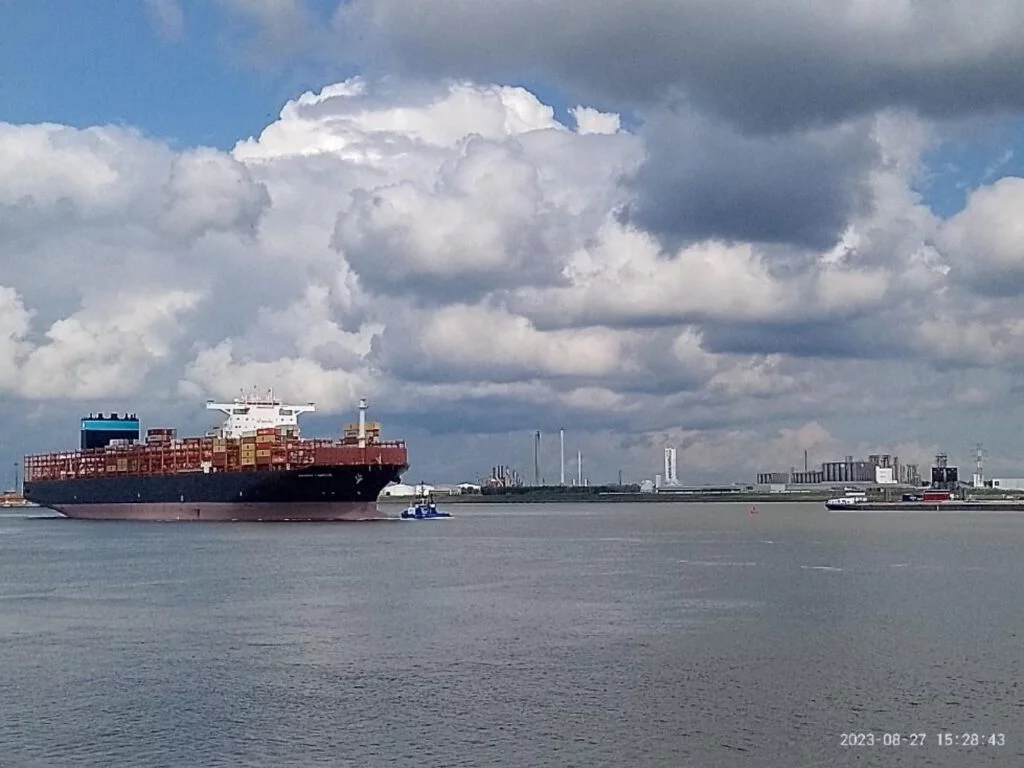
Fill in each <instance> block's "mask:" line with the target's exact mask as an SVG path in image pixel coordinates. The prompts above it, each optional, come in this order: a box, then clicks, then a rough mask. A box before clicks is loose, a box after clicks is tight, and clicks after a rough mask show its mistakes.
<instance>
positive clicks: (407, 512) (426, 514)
mask: <svg viewBox="0 0 1024 768" xmlns="http://www.w3.org/2000/svg"><path fill="white" fill-rule="evenodd" d="M450 517H451V513H449V512H442V511H441V510H440V509H438V508H437V504H436V503H435V502H434V499H433V498H432V497H431V496H429V495H424V496H422V497H420V499H419V500H417V501H416V502H414V503H412V504H410V505H409V506H408V507H406V508H405V509H403V510H402V519H403V520H446V519H448V518H450Z"/></svg>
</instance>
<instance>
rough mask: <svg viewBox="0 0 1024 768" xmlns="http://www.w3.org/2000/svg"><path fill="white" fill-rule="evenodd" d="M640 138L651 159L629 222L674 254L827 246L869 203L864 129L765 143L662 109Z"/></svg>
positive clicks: (634, 181)
mask: <svg viewBox="0 0 1024 768" xmlns="http://www.w3.org/2000/svg"><path fill="white" fill-rule="evenodd" d="M643 133H644V136H645V138H646V139H647V147H648V157H647V160H646V161H645V163H644V164H643V166H642V167H641V168H640V169H639V171H638V172H637V173H636V175H635V176H633V177H632V178H631V179H630V180H629V186H630V188H631V189H632V190H633V192H634V193H635V197H634V201H633V202H632V203H631V204H630V206H629V207H628V208H627V209H626V210H625V211H624V218H625V220H627V221H629V222H630V223H633V224H635V225H637V226H640V227H643V228H644V229H647V230H648V231H650V232H653V233H655V234H657V235H658V236H659V238H661V240H662V241H663V243H665V245H666V247H668V248H669V249H675V248H678V247H680V246H682V245H685V244H687V243H690V242H695V241H701V240H706V239H709V238H719V239H723V240H730V241H733V240H735V241H745V242H762V243H765V242H767V243H789V244H795V245H799V246H803V247H808V248H828V247H830V246H831V245H833V244H834V243H835V241H836V239H837V238H838V237H839V235H840V234H841V233H842V231H843V230H844V229H845V227H846V225H847V223H848V222H849V220H850V217H851V216H852V215H853V214H855V213H863V212H864V210H865V209H866V208H867V206H868V205H869V204H870V202H871V201H870V190H869V188H868V185H867V174H868V172H869V171H870V170H871V169H872V168H874V167H875V166H876V164H877V162H878V147H877V145H876V144H875V142H874V141H873V139H872V136H871V126H870V125H869V124H867V123H860V124H854V125H848V126H842V127H840V128H838V129H832V130H828V131H811V132H806V133H791V134H787V135H782V136H770V137H766V136H749V135H743V134H741V133H739V132H738V131H736V130H733V129H731V128H729V127H727V126H723V125H721V124H714V123H711V122H709V121H707V120H704V119H700V118H698V117H695V116H683V115H679V114H675V115H672V114H668V113H659V114H658V115H657V116H656V117H655V118H654V120H652V121H651V122H649V123H648V125H647V126H646V127H645V129H644V132H643Z"/></svg>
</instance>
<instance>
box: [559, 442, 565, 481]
mask: <svg viewBox="0 0 1024 768" xmlns="http://www.w3.org/2000/svg"><path fill="white" fill-rule="evenodd" d="M558 445H559V450H560V451H561V453H560V454H559V455H560V456H561V457H562V463H561V470H560V471H559V475H558V483H559V484H560V485H565V430H564V429H560V430H558Z"/></svg>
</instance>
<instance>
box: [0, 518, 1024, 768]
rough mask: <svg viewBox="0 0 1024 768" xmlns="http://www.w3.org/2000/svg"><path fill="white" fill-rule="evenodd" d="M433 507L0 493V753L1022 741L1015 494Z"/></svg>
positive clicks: (586, 762) (669, 751) (65, 761)
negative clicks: (72, 500) (228, 506)
mask: <svg viewBox="0 0 1024 768" xmlns="http://www.w3.org/2000/svg"><path fill="white" fill-rule="evenodd" d="M451 509H452V511H453V512H454V514H455V515H456V517H455V518H454V519H451V520H441V521H419V522H385V523H343V524H214V523H209V524H194V523H185V524H175V523H170V524H160V523H124V522H117V523H98V522H79V521H72V520H65V519H61V518H46V517H44V516H40V515H39V514H38V513H39V511H38V510H31V511H30V512H31V514H28V515H25V514H23V513H6V514H3V515H0V652H2V658H0V765H3V766H8V765H10V766H18V767H19V768H21V767H22V766H24V767H25V768H37V767H38V768H44V767H45V768H52V767H54V766H69V767H70V766H74V767H75V768H85V767H86V766H112V765H113V766H133V767H134V768H148V767H150V766H232V767H234V766H360V767H361V768H362V767H364V766H417V767H419V766H515V767H516V768H521V767H523V766H580V767H581V768H583V767H586V768H595V767H606V766H607V767H611V766H615V767H616V768H618V767H620V766H665V767H666V768H668V767H669V766H671V768H678V767H680V766H695V767H698V766H699V767H700V768H706V767H708V766H779V768H803V767H807V768H809V767H810V766H847V765H877V766H889V765H893V766H903V765H905V766H956V767H957V768H959V767H960V766H975V765H995V766H1017V765H1024V683H1021V680H1022V674H1021V673H1022V660H1024V610H1022V608H1024V598H1022V591H1024V558H1022V555H1021V553H1022V551H1024V515H1018V514H978V513H964V514H928V513H916V514H865V513H828V512H826V511H825V510H824V509H823V508H822V505H821V504H762V505H759V507H758V510H759V512H758V514H751V513H750V508H749V505H737V504H728V503H719V504H674V503H673V504H668V503H666V504H639V505H631V504H576V505H574V504H565V505H558V504H538V505H521V504H517V505H509V506H499V505H494V504H486V505H479V506H476V505H469V504H459V505H455V506H453V507H452V508H451ZM44 515H45V513H44ZM850 733H853V734H872V735H873V737H874V743H873V744H871V743H870V741H871V737H869V736H867V735H864V736H857V737H854V741H855V742H858V741H860V742H863V743H862V744H859V745H857V746H843V745H842V743H841V742H842V740H843V734H850ZM941 733H948V734H951V736H950V737H942V736H940V735H939V734H941ZM885 734H900V743H899V745H895V744H892V743H891V742H892V741H894V737H893V736H891V735H890V736H885ZM911 734H926V736H925V739H924V744H923V745H918V744H916V743H914V741H915V740H916V739H915V738H914V737H911ZM963 734H977V735H978V741H979V743H978V744H977V745H976V746H975V745H959V744H957V743H956V742H957V741H961V740H962V738H961V737H962V735H963ZM1000 735H1001V736H1000ZM990 737H991V738H990ZM973 738H974V737H970V736H969V737H968V740H973ZM942 739H949V740H952V741H953V742H954V743H952V744H948V745H940V743H939V742H940V740H942ZM989 741H992V742H994V743H991V744H990V743H989Z"/></svg>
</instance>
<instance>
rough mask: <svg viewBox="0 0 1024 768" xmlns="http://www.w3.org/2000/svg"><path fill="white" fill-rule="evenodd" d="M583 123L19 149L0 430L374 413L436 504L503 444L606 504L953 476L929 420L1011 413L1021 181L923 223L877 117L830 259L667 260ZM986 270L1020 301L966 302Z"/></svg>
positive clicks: (330, 98)
mask: <svg viewBox="0 0 1024 768" xmlns="http://www.w3.org/2000/svg"><path fill="white" fill-rule="evenodd" d="M285 11H287V8H285ZM267 12H268V13H269V11H267ZM572 120H573V121H574V125H573V126H571V127H570V126H566V125H563V124H561V123H559V122H558V121H557V120H556V119H555V117H554V110H553V109H552V108H551V107H549V106H547V105H545V104H543V103H542V102H541V101H540V100H539V99H538V98H537V97H536V96H535V95H533V94H531V93H529V92H528V91H526V90H524V89H521V88H508V87H501V86H492V85H474V84H472V83H469V82H465V81H461V80H460V81H455V82H450V83H433V84H429V85H423V84H421V83H409V82H401V81H397V80H389V81H383V82H381V81H374V80H359V79H354V80H349V81H346V82H344V83H339V84H336V85H333V86H328V87H325V88H323V89H322V90H321V91H320V92H318V93H307V94H303V95H301V96H299V97H298V98H296V99H295V100H293V101H291V102H289V103H288V104H287V105H286V106H285V107H284V108H283V109H282V111H281V115H280V117H279V119H277V120H275V121H274V122H273V123H272V124H271V125H269V126H267V127H266V129H264V130H263V131H262V132H260V134H259V136H258V137H256V138H250V139H245V140H242V141H239V142H238V144H237V145H236V146H235V148H234V150H233V151H232V152H230V153H226V152H220V151H217V150H214V149H210V148H190V149H185V150H177V149H173V148H171V147H170V146H168V145H166V144H163V143H161V142H159V141H154V140H151V139H147V138H144V137H142V136H141V135H140V134H138V133H136V132H134V131H131V130H127V129H122V128H112V127H104V128H90V129H85V130H78V129H73V128H69V127H65V126H56V125H41V126H12V125H6V124H4V125H0V286H4V287H0V404H2V403H3V402H9V401H11V400H12V399H17V400H18V401H19V409H20V410H27V409H28V408H29V407H30V405H31V404H32V403H46V408H48V409H51V410H52V409H55V408H57V407H58V405H57V404H58V403H59V402H60V401H61V400H63V399H72V398H73V399H79V400H81V399H86V400H90V401H97V402H106V403H111V404H116V406H117V408H119V409H122V408H124V407H129V408H131V409H133V410H139V411H145V409H146V408H147V407H152V408H157V407H159V408H161V409H175V408H176V409H178V411H177V412H178V413H180V414H191V413H192V412H193V411H194V410H195V409H196V401H201V400H203V399H205V398H207V397H218V398H229V397H232V396H233V395H235V394H236V393H237V392H238V391H239V389H243V388H249V387H251V386H253V385H258V386H260V387H269V386H273V387H274V389H275V391H277V392H278V393H279V394H281V395H282V396H285V397H287V398H290V399H291V398H295V399H298V400H300V401H305V400H314V401H316V402H317V404H318V406H319V409H320V410H321V412H325V413H338V412H339V411H341V412H345V411H349V410H350V409H352V408H353V406H354V404H355V402H356V401H357V399H358V398H359V397H361V396H364V395H366V396H369V397H370V398H371V402H373V403H374V407H375V408H380V409H381V410H385V411H386V412H387V413H388V414H389V415H390V417H391V418H392V419H394V420H395V421H396V422H398V423H399V425H400V426H401V427H402V429H404V430H408V431H409V432H410V433H411V434H417V431H419V432H418V433H419V434H425V433H426V432H430V433H433V434H434V435H435V436H436V440H437V443H436V445H438V446H443V449H442V448H438V449H437V450H436V451H434V450H433V449H432V450H430V451H426V452H421V453H420V454H419V456H420V457H421V458H418V459H417V463H418V464H420V465H421V466H422V468H423V471H424V472H427V471H431V472H439V473H441V472H443V470H444V469H445V467H444V466H442V464H441V459H440V458H438V457H440V456H445V455H453V454H455V453H458V452H459V446H460V445H464V444H465V443H459V442H458V441H457V439H456V438H455V437H450V438H449V437H445V436H444V435H445V434H446V433H454V432H459V431H461V432H463V433H473V434H476V435H477V436H476V437H474V438H473V441H474V442H473V444H474V445H478V446H480V451H479V455H474V456H471V457H463V458H458V459H453V460H452V462H453V463H452V471H453V472H455V471H458V472H460V473H466V474H467V475H469V474H471V471H472V470H473V466H475V465H473V462H477V463H481V462H482V463H483V467H482V468H486V467H489V466H490V464H491V463H498V462H497V461H494V462H492V461H491V460H490V459H489V458H487V456H485V455H484V452H485V451H487V450H490V449H493V450H494V451H495V452H499V453H500V450H504V449H500V450H499V448H500V445H501V444H502V443H501V441H502V440H506V441H507V440H508V439H510V438H506V437H501V436H495V435H496V434H497V433H504V432H506V431H507V432H508V433H509V434H518V433H519V432H521V431H523V430H532V429H536V428H539V429H542V430H545V431H547V432H550V431H551V430H553V429H555V430H556V429H557V428H558V427H560V426H564V427H567V428H569V429H571V430H572V433H573V435H574V437H573V440H574V442H575V441H578V442H579V443H580V445H581V446H582V449H583V450H584V452H585V454H586V455H587V456H588V457H589V458H588V459H587V461H588V467H589V468H590V470H592V472H593V474H591V476H592V477H594V478H595V480H596V479H597V478H598V477H599V476H600V473H601V472H602V471H604V472H605V473H606V474H605V477H608V473H610V472H611V471H612V468H614V465H615V464H617V463H618V462H620V461H627V462H630V464H628V465H627V474H630V473H632V474H634V475H635V474H636V473H639V472H641V471H644V472H647V473H648V474H650V473H653V471H655V469H654V468H655V467H656V466H657V461H658V456H657V450H658V449H660V447H663V445H664V444H667V441H676V442H677V443H678V444H679V446H680V448H681V454H680V463H681V475H683V476H688V477H694V478H696V477H701V476H703V477H717V478H719V479H723V478H724V477H729V478H730V479H738V478H737V474H739V475H740V477H741V478H742V477H746V478H748V479H749V477H750V476H751V475H750V473H751V472H753V471H756V470H758V469H772V468H779V467H778V466H777V464H778V463H779V462H780V461H781V462H783V463H784V464H785V465H786V466H785V467H781V468H788V466H789V465H791V464H792V465H798V464H799V463H800V462H802V452H803V450H804V449H807V450H809V451H810V452H812V453H813V454H814V455H815V456H816V457H817V460H818V461H821V460H824V459H826V458H828V456H826V455H825V454H828V453H829V452H833V451H835V452H841V451H843V450H849V449H842V448H841V446H843V445H860V444H865V445H875V444H884V443H885V442H886V441H892V442H894V443H899V442H905V443H908V444H909V443H912V442H913V441H915V440H916V441H919V443H920V444H921V445H925V446H931V445H932V444H941V443H942V442H943V441H949V440H955V439H958V437H957V435H958V433H957V429H956V425H955V422H954V423H951V424H945V423H944V422H941V421H936V420H934V419H932V418H930V416H931V415H932V414H934V413H936V412H941V398H936V392H941V391H948V392H951V393H954V394H953V395H951V397H955V398H956V399H957V400H958V401H959V403H960V404H961V407H964V408H975V409H977V408H981V407H985V406H986V405H988V404H991V407H1003V408H1007V407H1009V406H1008V405H1007V403H1008V402H1010V401H1009V398H1010V397H1011V395H1010V392H1011V390H1012V384H1011V383H1008V382H1006V381H1002V380H1001V379H999V376H1002V377H1004V378H1007V379H1012V378H1013V377H1014V376H1016V375H1018V371H1019V370H1020V369H1021V363H1022V362H1024V312H1022V310H1021V308H1020V307H1019V306H1017V303H1016V302H1015V301H1014V299H1013V297H1012V296H1011V295H1009V292H1008V291H1007V290H1006V286H1007V285H1009V283H1010V282H1012V281H1011V280H1010V277H1012V276H1014V275H1016V274H1017V271H1018V270H1017V266H1016V262H1015V261H1014V259H1015V258H1016V256H1017V252H1016V250H1014V249H1015V248H1016V246H1015V245H1014V241H1013V238H1012V231H1013V230H1014V226H1015V225H1014V223H1013V220H1012V211H1013V206H1014V205H1015V204H1016V201H1017V197H1018V196H1019V193H1020V190H1018V189H1017V187H1016V186H1015V184H1016V180H1003V181H999V182H996V183H994V184H992V185H990V186H988V187H984V188H982V189H981V190H979V191H978V192H976V193H975V194H974V196H973V197H972V198H971V201H970V202H969V204H968V206H967V208H966V209H965V211H964V212H963V213H962V214H960V215H959V216H957V217H956V218H954V219H953V220H952V221H950V222H947V223H943V222H941V221H939V220H938V219H937V218H936V217H935V216H934V215H933V214H932V213H931V212H930V211H928V210H927V208H926V207H925V206H924V205H923V204H922V202H921V200H920V198H919V196H918V195H917V194H916V193H915V192H914V188H915V187H914V182H915V179H916V178H917V177H918V175H919V174H920V170H921V157H922V156H923V153H924V151H925V149H926V148H927V147H929V146H930V144H929V142H930V141H932V137H931V132H930V130H929V128H928V126H927V125H926V124H924V123H923V122H922V121H921V120H920V119H917V118H910V117H906V116H901V115H897V114H886V115H884V116H879V117H878V119H877V120H876V121H875V122H874V124H873V128H872V131H873V133H872V138H871V140H872V141H873V142H876V143H877V145H878V148H879V152H878V156H877V157H876V158H875V159H874V160H873V161H872V162H873V163H874V164H873V165H871V166H870V172H869V173H868V174H867V175H866V177H865V178H866V182H865V183H866V184H868V185H869V187H870V191H871V196H872V199H873V201H874V205H873V206H871V207H870V208H869V209H865V210H857V211H855V212H853V213H851V214H850V215H849V220H848V221H847V222H846V225H845V228H844V229H843V232H842V237H841V241H840V242H839V243H838V244H836V245H835V246H834V247H830V248H828V249H827V250H822V251H819V250H815V249H813V248H810V247H797V246H789V245H785V244H775V245H771V246H766V245H765V244H763V243H751V242H744V241H742V240H731V241H726V240H720V239H704V240H699V241H697V242H693V243H689V244H685V245H683V246H680V247H673V248H666V247H665V246H663V245H662V244H661V243H659V242H658V241H657V240H655V239H654V238H653V237H652V236H651V235H649V234H647V233H645V232H643V231H641V230H639V229H637V228H636V227H635V226H631V225H630V224H629V223H628V222H626V221H625V219H624V217H623V216H622V211H623V210H624V208H625V206H626V205H627V204H628V203H629V202H630V200H631V195H632V194H634V192H633V190H631V188H630V186H629V185H628V184H626V183H624V180H625V179H626V178H628V177H629V176H630V175H631V174H632V173H634V172H635V171H636V169H637V168H638V167H639V166H640V165H641V164H642V163H643V162H644V159H645V157H647V153H646V150H647V149H648V147H647V145H646V144H645V141H646V139H645V137H644V136H643V135H639V134H636V133H633V132H631V131H629V130H625V129H623V127H622V122H621V120H620V119H619V117H618V115H615V114H610V113H603V112H598V111H597V110H595V109H592V108H588V107H579V108H577V109H575V110H573V111H572ZM858 130H860V129H858ZM865 130H866V129H865ZM699 149H700V147H699V146H697V145H691V146H689V147H687V150H688V151H699ZM769 181H770V179H769ZM766 183H767V182H766ZM773 190H774V188H773V187H766V188H765V189H764V190H763V192H762V193H760V194H764V195H771V194H772V193H773ZM1006 232H1010V233H1011V234H1009V235H1007V234H1005V233H1006ZM983 264H996V265H998V267H999V269H1000V270H1002V271H1001V272H1000V274H1001V275H1003V276H1004V278H1005V279H1004V280H1002V282H1003V283H1004V290H1003V291H1002V293H1001V294H995V293H993V294H992V295H982V296H979V295H977V294H975V293H972V292H971V291H969V290H967V289H966V286H965V280H964V279H963V276H964V275H965V274H968V273H969V272H968V271H969V270H970V269H972V268H975V267H977V268H978V269H979V270H980V269H981V265H983ZM1021 274H1022V275H1024V270H1021ZM972 285H974V287H975V288H977V284H974V283H972ZM851 340H852V341H851ZM849 358H857V359H849ZM823 360H824V362H823ZM965 366H972V369H971V373H970V375H969V376H968V375H967V373H966V372H965V371H964V367H965ZM997 374H998V375H997ZM943 388H945V390H943ZM947 406H948V403H947ZM1008 414H1009V415H1008V416H1007V417H1006V419H1004V421H1005V423H1006V424H1012V423H1013V421H1014V418H1015V414H1014V413H1013V412H1012V411H1008ZM161 415H164V414H161ZM1019 415H1024V414H1019ZM926 416H927V417H928V418H925V417H926ZM18 418H21V417H18ZM166 418H171V414H166ZM915 419H916V420H915ZM936 424H938V426H934V425H936ZM799 425H802V426H799ZM922 425H923V426H922ZM22 429H26V428H25V427H24V424H22ZM942 430H945V431H942ZM1006 430H1007V431H1006V434H1005V436H1004V438H1003V439H1005V441H1006V442H1007V444H1009V443H1010V442H1012V440H1014V439H1016V438H1015V436H1014V435H1012V434H1011V431H1012V430H1010V428H1009V427H1006ZM388 431H389V434H391V435H393V436H399V435H397V434H396V433H395V431H394V429H393V428H391V429H389V430H388ZM869 431H870V433H871V434H869V433H868V432H869ZM33 434H36V433H35V432H34V433H33ZM438 435H439V436H438ZM488 435H491V436H488ZM462 438H465V435H464V434H463V435H462ZM449 440H450V441H451V442H447V441H449ZM488 446H489V447H488ZM55 447H59V446H55ZM414 448H415V446H414ZM524 450H525V451H526V452H527V453H528V452H529V446H528V445H527V446H526V447H525V448H524ZM929 450H930V449H929ZM950 450H952V449H950ZM882 452H893V451H882ZM428 454H429V455H428ZM623 457H625V458H623ZM431 462H434V463H433V464H431ZM459 462H463V463H462V464H459ZM471 465H473V466H471ZM629 467H632V469H629ZM602 468H603V469H602ZM682 470H685V471H682ZM417 471H420V470H417ZM588 474H590V471H588Z"/></svg>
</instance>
